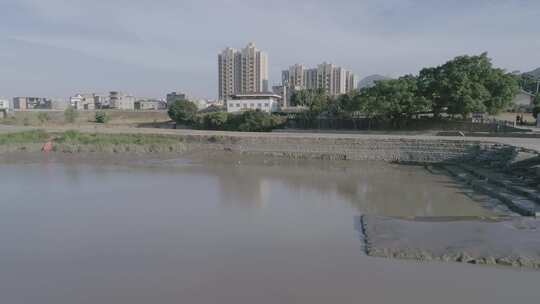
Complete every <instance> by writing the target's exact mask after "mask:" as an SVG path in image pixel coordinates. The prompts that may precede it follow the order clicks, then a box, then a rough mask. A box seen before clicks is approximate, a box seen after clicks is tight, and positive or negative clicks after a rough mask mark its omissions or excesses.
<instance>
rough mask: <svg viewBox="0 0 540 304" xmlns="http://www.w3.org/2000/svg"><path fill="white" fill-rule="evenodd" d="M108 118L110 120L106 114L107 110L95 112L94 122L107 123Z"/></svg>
mask: <svg viewBox="0 0 540 304" xmlns="http://www.w3.org/2000/svg"><path fill="white" fill-rule="evenodd" d="M109 120H111V118H110V116H109V115H107V112H105V111H97V112H96V123H101V124H105V123H108V122H109Z"/></svg>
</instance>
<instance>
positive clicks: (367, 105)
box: [169, 53, 540, 131]
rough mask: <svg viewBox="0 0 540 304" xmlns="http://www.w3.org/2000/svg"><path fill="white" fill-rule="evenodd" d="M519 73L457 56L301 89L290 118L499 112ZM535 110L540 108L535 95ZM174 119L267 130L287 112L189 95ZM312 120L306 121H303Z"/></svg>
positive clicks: (404, 118)
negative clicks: (348, 87) (361, 82)
mask: <svg viewBox="0 0 540 304" xmlns="http://www.w3.org/2000/svg"><path fill="white" fill-rule="evenodd" d="M523 77H526V76H523V75H521V76H516V75H514V74H511V73H507V72H505V71H504V70H502V69H498V68H495V67H493V64H492V62H491V59H490V58H489V57H488V55H487V53H483V54H481V55H477V56H460V57H456V58H454V59H452V60H450V61H448V62H446V63H445V64H443V65H441V66H438V67H429V68H424V69H422V70H421V71H420V72H419V74H418V75H416V76H415V75H405V76H402V77H399V78H398V79H389V80H380V81H376V82H375V84H374V86H372V87H367V88H362V89H361V90H356V91H353V92H351V93H348V94H343V95H340V96H337V97H334V96H330V95H329V94H328V93H327V92H326V91H325V90H323V89H317V90H300V91H296V92H294V93H293V94H292V97H291V99H290V104H291V105H292V106H300V107H303V108H305V109H306V110H305V111H304V112H302V113H298V114H296V115H294V116H295V119H298V120H303V121H308V122H309V121H312V122H313V121H316V120H318V119H320V118H333V119H353V118H358V117H363V118H367V119H369V120H373V121H384V122H388V123H389V125H393V126H403V125H404V122H411V121H414V120H416V119H418V118H420V117H422V116H428V117H431V118H432V119H434V120H441V119H442V118H443V117H444V118H445V119H457V118H460V119H466V118H467V117H469V116H470V114H471V113H474V112H482V113H485V112H487V113H489V114H492V115H494V114H498V113H500V112H502V111H504V110H507V109H509V108H510V107H511V105H512V99H513V98H514V97H515V96H516V94H517V93H518V92H519V88H520V84H522V83H523ZM536 104H537V106H536V108H535V111H534V113H538V112H540V96H538V97H537V98H536ZM169 116H170V118H171V119H173V120H174V121H176V122H177V123H178V124H181V125H187V126H190V127H193V128H196V129H207V130H230V131H270V130H272V129H274V128H279V127H281V126H283V125H284V124H285V123H286V121H287V118H286V117H287V116H286V115H285V114H284V113H282V115H280V114H279V113H277V114H273V115H270V114H265V113H260V112H254V111H247V112H244V113H241V114H229V113H225V112H224V111H223V110H221V111H220V110H219V109H218V110H217V111H216V112H213V113H201V112H198V111H197V107H196V106H195V105H194V104H193V103H191V102H189V101H188V100H178V101H177V102H176V103H175V104H174V105H173V106H172V107H171V109H170V110H169ZM305 125H311V124H305Z"/></svg>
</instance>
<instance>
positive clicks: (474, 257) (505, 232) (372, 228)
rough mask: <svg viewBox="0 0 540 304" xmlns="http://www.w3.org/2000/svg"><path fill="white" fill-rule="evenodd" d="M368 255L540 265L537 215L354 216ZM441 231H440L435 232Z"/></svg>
mask: <svg viewBox="0 0 540 304" xmlns="http://www.w3.org/2000/svg"><path fill="white" fill-rule="evenodd" d="M359 221H360V225H359V226H360V227H361V230H362V231H360V232H361V233H362V234H363V238H364V241H365V250H366V253H367V254H368V255H370V256H374V257H385V258H398V259H410V260H418V261H444V262H461V263H469V264H484V265H501V266H514V267H524V268H534V269H539V268H540V251H539V250H538V249H539V248H540V232H539V230H540V220H538V219H535V218H527V217H513V218H500V219H483V218H418V219H399V218H388V217H379V216H369V215H365V216H362V217H360V218H359ZM441 236H444V237H441Z"/></svg>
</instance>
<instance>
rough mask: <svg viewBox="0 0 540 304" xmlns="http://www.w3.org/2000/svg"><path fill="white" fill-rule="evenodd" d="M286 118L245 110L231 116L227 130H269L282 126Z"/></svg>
mask: <svg viewBox="0 0 540 304" xmlns="http://www.w3.org/2000/svg"><path fill="white" fill-rule="evenodd" d="M285 121H286V119H285V118H282V117H280V116H277V115H272V114H269V113H266V112H262V111H259V110H257V111H245V112H242V113H241V114H233V115H231V116H229V120H228V122H227V127H226V128H227V130H229V131H242V132H269V131H271V130H273V129H275V128H279V127H281V126H282V125H283V124H284V123H285Z"/></svg>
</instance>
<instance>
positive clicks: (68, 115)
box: [64, 106, 79, 123]
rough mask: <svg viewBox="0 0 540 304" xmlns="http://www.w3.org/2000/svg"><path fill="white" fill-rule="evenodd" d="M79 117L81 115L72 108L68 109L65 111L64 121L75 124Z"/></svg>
mask: <svg viewBox="0 0 540 304" xmlns="http://www.w3.org/2000/svg"><path fill="white" fill-rule="evenodd" d="M78 116H79V113H78V112H77V110H75V108H74V107H72V106H69V107H67V108H66V110H65V111H64V120H65V121H66V123H74V122H75V120H77V117H78Z"/></svg>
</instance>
